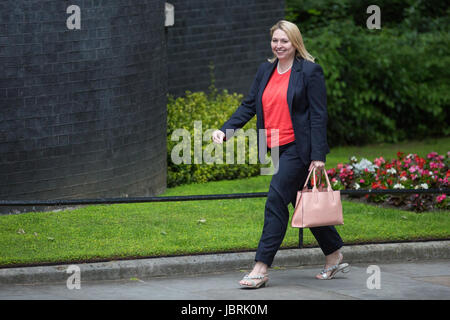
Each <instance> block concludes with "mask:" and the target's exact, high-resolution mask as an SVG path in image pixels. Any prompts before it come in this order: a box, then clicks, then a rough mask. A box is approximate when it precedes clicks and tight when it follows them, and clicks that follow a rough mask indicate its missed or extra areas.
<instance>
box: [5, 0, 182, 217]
mask: <svg viewBox="0 0 450 320" xmlns="http://www.w3.org/2000/svg"><path fill="white" fill-rule="evenodd" d="M187 2H188V1H187ZM69 5H78V6H79V7H80V8H81V30H69V29H68V28H67V27H66V20H67V18H68V17H69V16H70V14H67V13H66V10H67V7H68V6H69ZM166 94H167V56H166V43H165V28H164V2H163V1H160V0H133V1H124V0H108V1H91V0H72V1H63V0H47V1H42V0H6V1H5V0H3V1H1V2H0V111H1V112H0V199H64V198H96V197H115V196H125V195H129V196H147V195H155V194H158V193H160V192H162V191H163V190H164V189H165V186H166V168H167V163H166V161H167V160H166V153H165V150H166ZM1 209H2V208H1V207H0V210H1Z"/></svg>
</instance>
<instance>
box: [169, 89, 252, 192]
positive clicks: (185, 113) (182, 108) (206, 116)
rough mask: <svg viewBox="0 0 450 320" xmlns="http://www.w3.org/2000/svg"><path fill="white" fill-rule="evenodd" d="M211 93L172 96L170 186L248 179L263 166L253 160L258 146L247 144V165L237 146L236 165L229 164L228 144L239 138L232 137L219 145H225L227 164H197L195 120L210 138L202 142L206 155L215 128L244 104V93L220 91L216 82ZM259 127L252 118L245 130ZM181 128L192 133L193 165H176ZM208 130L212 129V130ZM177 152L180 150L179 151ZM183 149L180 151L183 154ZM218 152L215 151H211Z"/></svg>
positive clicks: (191, 160)
mask: <svg viewBox="0 0 450 320" xmlns="http://www.w3.org/2000/svg"><path fill="white" fill-rule="evenodd" d="M210 89H211V90H210V93H205V92H190V91H187V92H186V95H185V96H183V97H178V98H174V97H172V96H169V97H168V105H167V111H168V122H167V150H168V153H167V164H168V174H167V186H168V187H174V186H176V185H180V184H187V183H194V182H207V181H214V180H225V179H228V180H232V179H239V178H246V177H250V176H255V175H258V174H259V172H260V171H259V169H260V165H259V164H251V163H249V157H250V154H254V152H256V148H254V149H252V150H248V148H247V147H246V155H245V158H246V161H245V163H244V164H237V156H238V153H237V151H236V148H235V146H234V147H233V149H234V150H235V151H234V160H233V161H234V162H233V163H234V164H226V152H225V150H226V144H229V143H232V144H233V145H234V144H235V140H236V139H232V140H230V141H228V142H226V143H224V144H223V145H220V146H219V147H220V148H222V147H223V158H222V161H223V164H216V163H214V164H208V163H204V161H200V163H194V162H195V161H194V158H193V156H194V153H195V150H194V129H195V126H194V123H195V121H201V132H200V128H197V132H198V133H200V134H203V135H204V137H203V138H204V139H205V140H207V141H203V142H202V146H201V148H202V154H203V152H205V149H206V148H208V145H209V146H210V147H211V144H212V139H211V138H210V137H211V134H210V133H211V131H212V130H215V129H218V128H220V127H221V126H222V124H223V123H224V122H225V121H226V120H228V119H229V117H230V116H231V114H232V113H233V112H234V111H235V110H236V108H237V107H238V106H239V105H240V103H241V101H242V98H243V96H242V95H240V94H236V93H233V94H230V93H228V91H227V90H223V91H222V92H217V90H216V89H215V88H214V86H213V85H212V86H211V87H210ZM250 128H252V129H255V130H256V118H253V119H252V120H250V121H249V122H248V123H247V124H246V125H245V126H244V128H242V129H243V130H247V129H250ZM177 129H186V130H187V132H189V137H190V145H189V146H188V147H189V149H190V152H191V157H190V162H191V163H190V164H189V163H181V164H175V163H174V162H173V160H172V151H173V150H174V147H175V146H176V145H179V144H180V143H181V139H180V140H175V141H173V140H172V135H173V133H174V132H175V131H176V130H177ZM207 130H210V131H209V133H208V132H207ZM248 145H249V144H248V139H246V146H248ZM175 151H176V150H175ZM181 153H182V152H180V154H181ZM211 154H214V155H215V153H214V152H211Z"/></svg>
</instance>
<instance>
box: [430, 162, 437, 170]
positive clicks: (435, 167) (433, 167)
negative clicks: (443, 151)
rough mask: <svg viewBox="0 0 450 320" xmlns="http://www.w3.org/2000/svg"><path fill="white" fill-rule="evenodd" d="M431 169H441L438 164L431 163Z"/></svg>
mask: <svg viewBox="0 0 450 320" xmlns="http://www.w3.org/2000/svg"><path fill="white" fill-rule="evenodd" d="M430 168H431V169H438V168H439V164H438V163H436V162H430Z"/></svg>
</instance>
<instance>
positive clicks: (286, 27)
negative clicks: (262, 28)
mask: <svg viewBox="0 0 450 320" xmlns="http://www.w3.org/2000/svg"><path fill="white" fill-rule="evenodd" d="M278 29H280V30H282V31H284V32H285V33H286V35H287V36H288V38H289V41H290V42H291V43H292V45H293V46H294V48H295V56H296V57H301V58H303V59H305V60H309V61H311V62H314V60H315V58H314V57H313V56H312V55H310V54H309V52H308V51H307V50H306V48H305V44H304V43H303V38H302V34H301V33H300V29H299V28H298V27H297V25H295V24H294V23H292V22H289V21H286V20H280V21H278V22H277V23H276V24H275V25H274V26H273V27H272V28H270V36H271V37H273V33H274V32H275V30H278ZM276 59H277V57H276V56H275V55H274V56H273V57H272V58H270V59H268V60H269V61H270V62H271V63H273V62H274V61H275V60H276Z"/></svg>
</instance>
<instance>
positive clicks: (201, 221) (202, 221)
mask: <svg viewBox="0 0 450 320" xmlns="http://www.w3.org/2000/svg"><path fill="white" fill-rule="evenodd" d="M197 222H198V223H205V222H206V219H200V220H197Z"/></svg>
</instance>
